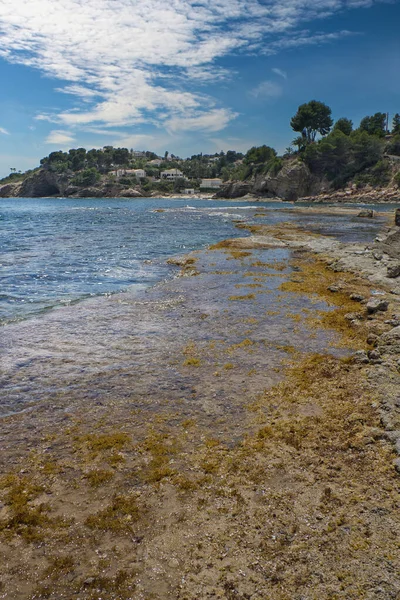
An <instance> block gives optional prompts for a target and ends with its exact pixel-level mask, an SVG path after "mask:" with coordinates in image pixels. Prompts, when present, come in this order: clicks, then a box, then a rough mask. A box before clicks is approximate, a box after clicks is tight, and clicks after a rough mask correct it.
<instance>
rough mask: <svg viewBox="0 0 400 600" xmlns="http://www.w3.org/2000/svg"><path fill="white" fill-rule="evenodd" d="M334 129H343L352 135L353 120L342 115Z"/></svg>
mask: <svg viewBox="0 0 400 600" xmlns="http://www.w3.org/2000/svg"><path fill="white" fill-rule="evenodd" d="M333 131H341V132H342V133H344V134H345V135H350V134H351V132H352V131H353V121H351V120H350V119H346V117H342V118H341V119H338V120H337V121H336V123H335V124H334V126H333V130H332V132H333Z"/></svg>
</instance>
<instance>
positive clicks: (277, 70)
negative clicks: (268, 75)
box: [272, 68, 287, 79]
mask: <svg viewBox="0 0 400 600" xmlns="http://www.w3.org/2000/svg"><path fill="white" fill-rule="evenodd" d="M272 72H273V73H275V75H279V77H283V79H287V73H286V72H285V71H282V69H277V68H274V69H272Z"/></svg>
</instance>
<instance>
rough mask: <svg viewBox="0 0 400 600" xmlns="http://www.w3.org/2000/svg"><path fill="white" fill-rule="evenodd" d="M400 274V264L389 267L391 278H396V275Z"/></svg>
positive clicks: (388, 273) (388, 272) (388, 271)
mask: <svg viewBox="0 0 400 600" xmlns="http://www.w3.org/2000/svg"><path fill="white" fill-rule="evenodd" d="M399 275H400V264H397V265H391V266H390V267H388V268H387V276H388V277H390V278H391V279H395V278H396V277H399Z"/></svg>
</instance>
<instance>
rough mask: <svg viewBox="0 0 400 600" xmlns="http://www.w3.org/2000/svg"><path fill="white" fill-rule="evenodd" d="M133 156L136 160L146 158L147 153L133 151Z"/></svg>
mask: <svg viewBox="0 0 400 600" xmlns="http://www.w3.org/2000/svg"><path fill="white" fill-rule="evenodd" d="M131 155H132V156H133V157H134V158H146V152H143V151H142V150H131Z"/></svg>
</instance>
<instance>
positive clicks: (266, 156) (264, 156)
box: [244, 145, 276, 165]
mask: <svg viewBox="0 0 400 600" xmlns="http://www.w3.org/2000/svg"><path fill="white" fill-rule="evenodd" d="M275 156H276V151H275V150H274V149H273V148H271V147H270V146H265V145H264V146H253V147H252V148H250V150H248V151H247V153H246V156H245V157H244V163H245V164H247V165H249V164H252V163H255V164H257V163H266V162H269V161H270V160H271V159H273V158H275Z"/></svg>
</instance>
